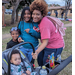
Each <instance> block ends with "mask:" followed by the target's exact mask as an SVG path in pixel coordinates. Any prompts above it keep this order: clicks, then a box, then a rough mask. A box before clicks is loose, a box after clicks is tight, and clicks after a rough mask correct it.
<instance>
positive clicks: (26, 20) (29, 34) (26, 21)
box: [18, 7, 40, 62]
mask: <svg viewBox="0 0 75 75" xmlns="http://www.w3.org/2000/svg"><path fill="white" fill-rule="evenodd" d="M18 28H19V29H20V31H21V35H20V36H19V38H18V41H19V42H21V40H24V41H25V42H30V43H32V44H33V46H34V47H35V50H36V49H37V48H38V44H39V42H38V38H40V33H39V32H38V31H39V28H38V23H33V22H32V19H31V12H30V8H29V7H25V8H24V9H23V11H22V14H21V19H20V22H19V24H18ZM20 50H21V51H22V52H23V53H24V54H25V55H26V57H27V58H28V59H29V61H30V62H31V60H32V55H31V53H32V52H33V49H32V47H31V45H30V44H25V45H23V47H22V48H21V49H20Z"/></svg>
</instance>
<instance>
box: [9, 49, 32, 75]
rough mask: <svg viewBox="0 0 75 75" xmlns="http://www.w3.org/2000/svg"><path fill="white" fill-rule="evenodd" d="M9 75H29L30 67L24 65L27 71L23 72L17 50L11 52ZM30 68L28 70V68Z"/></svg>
mask: <svg viewBox="0 0 75 75" xmlns="http://www.w3.org/2000/svg"><path fill="white" fill-rule="evenodd" d="M10 62H11V75H30V74H31V72H30V71H31V67H30V66H29V65H28V64H27V63H26V64H25V67H26V68H27V67H28V68H27V71H26V72H24V70H23V69H22V62H21V55H20V52H19V51H18V50H16V49H15V50H13V51H12V53H11V60H10ZM29 67H30V68H29Z"/></svg>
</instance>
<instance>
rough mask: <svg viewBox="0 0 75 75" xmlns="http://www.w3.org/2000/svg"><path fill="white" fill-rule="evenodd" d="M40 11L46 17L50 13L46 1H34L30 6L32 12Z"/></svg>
mask: <svg viewBox="0 0 75 75" xmlns="http://www.w3.org/2000/svg"><path fill="white" fill-rule="evenodd" d="M34 10H39V11H40V12H41V14H42V15H43V17H44V16H46V15H47V13H48V4H47V3H46V2H45V1H44V0H34V1H33V2H32V3H31V5H30V11H31V12H33V11H34Z"/></svg>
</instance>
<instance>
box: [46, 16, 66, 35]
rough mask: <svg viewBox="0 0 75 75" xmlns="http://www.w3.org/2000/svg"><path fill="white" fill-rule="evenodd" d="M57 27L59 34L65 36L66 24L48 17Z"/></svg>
mask: <svg viewBox="0 0 75 75" xmlns="http://www.w3.org/2000/svg"><path fill="white" fill-rule="evenodd" d="M46 17H47V18H48V19H49V20H50V21H51V22H52V23H53V24H54V26H55V27H56V31H55V32H57V31H59V33H60V34H61V36H64V35H65V28H64V27H63V26H64V24H63V22H62V21H60V20H59V19H58V18H55V17H51V16H46Z"/></svg>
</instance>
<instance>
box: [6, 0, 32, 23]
mask: <svg viewBox="0 0 75 75" xmlns="http://www.w3.org/2000/svg"><path fill="white" fill-rule="evenodd" d="M7 1H9V3H10V5H9V6H8V7H11V6H13V11H12V17H11V23H12V24H14V23H15V14H16V21H18V12H19V10H20V9H21V8H22V6H25V4H28V5H29V4H31V2H32V1H33V0H7Z"/></svg>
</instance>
